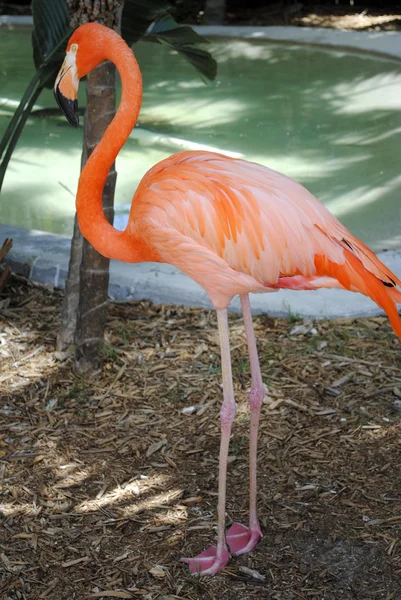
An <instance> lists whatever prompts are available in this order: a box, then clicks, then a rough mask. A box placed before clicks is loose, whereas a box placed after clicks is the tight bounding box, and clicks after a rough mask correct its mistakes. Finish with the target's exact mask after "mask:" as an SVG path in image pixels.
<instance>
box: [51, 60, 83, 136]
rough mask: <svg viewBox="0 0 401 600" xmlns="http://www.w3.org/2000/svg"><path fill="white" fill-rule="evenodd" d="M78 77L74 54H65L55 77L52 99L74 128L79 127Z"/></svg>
mask: <svg viewBox="0 0 401 600" xmlns="http://www.w3.org/2000/svg"><path fill="white" fill-rule="evenodd" d="M78 83H79V79H78V75H77V67H76V64H75V54H73V53H72V52H67V55H66V57H65V60H64V62H63V64H62V66H61V69H60V71H59V72H58V75H57V77H56V81H55V84H54V88H53V90H54V97H55V98H56V100H57V104H58V105H59V107H60V108H61V110H62V111H63V113H64V115H65V116H66V117H67V120H68V121H69V123H71V125H73V126H74V127H78V126H79V117H78V100H77V95H78Z"/></svg>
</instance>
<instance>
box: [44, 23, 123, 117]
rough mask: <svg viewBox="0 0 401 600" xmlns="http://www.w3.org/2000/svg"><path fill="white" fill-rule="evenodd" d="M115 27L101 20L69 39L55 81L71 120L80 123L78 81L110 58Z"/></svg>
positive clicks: (56, 96) (80, 29) (60, 100)
mask: <svg viewBox="0 0 401 600" xmlns="http://www.w3.org/2000/svg"><path fill="white" fill-rule="evenodd" d="M115 35H117V34H115V32H114V31H112V30H111V29H109V28H108V27H105V26H104V25H100V24H99V23H86V24H85V25H81V26H80V27H78V29H76V30H75V31H74V33H73V34H72V36H71V37H70V39H69V42H68V45H67V51H66V55H65V59H64V62H63V64H62V66H61V69H60V71H59V72H58V75H57V77H56V81H55V83H54V88H53V90H54V95H55V98H56V100H57V103H58V105H59V107H60V108H61V110H62V111H63V113H64V115H65V116H66V117H67V119H68V121H69V122H70V123H71V125H73V126H74V127H78V125H79V118H78V100H77V96H78V84H79V80H80V79H82V77H85V75H87V74H88V73H89V72H90V71H92V70H93V69H94V68H95V67H96V66H97V65H98V64H99V63H101V62H102V61H103V60H105V59H106V58H107V56H106V54H107V48H108V45H109V44H108V42H109V39H108V38H110V37H112V36H115Z"/></svg>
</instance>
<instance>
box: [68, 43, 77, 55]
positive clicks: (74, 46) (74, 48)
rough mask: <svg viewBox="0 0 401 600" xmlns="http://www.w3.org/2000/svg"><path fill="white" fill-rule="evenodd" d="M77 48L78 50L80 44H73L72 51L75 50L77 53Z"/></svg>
mask: <svg viewBox="0 0 401 600" xmlns="http://www.w3.org/2000/svg"><path fill="white" fill-rule="evenodd" d="M77 50H78V44H71V47H70V52H73V53H74V54H75V52H76V51H77Z"/></svg>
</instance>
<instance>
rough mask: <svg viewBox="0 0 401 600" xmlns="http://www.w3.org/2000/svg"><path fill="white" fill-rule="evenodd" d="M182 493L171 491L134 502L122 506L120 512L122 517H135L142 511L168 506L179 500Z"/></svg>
mask: <svg viewBox="0 0 401 600" xmlns="http://www.w3.org/2000/svg"><path fill="white" fill-rule="evenodd" d="M182 494H183V491H182V490H181V489H178V488H177V489H173V490H169V491H167V492H164V493H162V494H156V495H155V496H152V497H151V498H146V499H145V500H141V501H140V502H136V503H135V504H130V505H129V506H124V508H122V510H121V511H120V513H121V516H122V517H129V516H132V515H136V514H138V513H140V512H142V511H143V510H152V509H155V508H161V507H163V506H168V505H169V504H171V503H172V502H174V501H175V500H178V499H179V498H181V496H182Z"/></svg>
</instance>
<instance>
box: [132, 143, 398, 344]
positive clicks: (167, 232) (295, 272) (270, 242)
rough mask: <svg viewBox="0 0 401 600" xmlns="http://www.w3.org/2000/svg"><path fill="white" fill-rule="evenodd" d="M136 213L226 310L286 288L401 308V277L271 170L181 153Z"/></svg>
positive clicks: (145, 188) (155, 175)
mask: <svg viewBox="0 0 401 600" xmlns="http://www.w3.org/2000/svg"><path fill="white" fill-rule="evenodd" d="M131 210H132V213H131V215H130V225H129V227H130V228H131V233H133V234H134V233H135V235H138V232H139V231H141V232H142V234H143V239H144V241H146V242H147V243H150V246H152V247H154V248H155V249H156V250H157V252H158V254H159V255H160V260H161V261H162V262H169V263H172V264H175V265H176V266H177V267H178V268H180V269H181V270H182V271H184V272H185V273H187V274H188V275H189V276H190V277H192V278H193V279H195V281H198V283H200V284H201V285H202V286H203V287H204V288H205V289H206V291H207V292H208V293H209V295H210V297H211V299H212V301H213V302H214V303H215V305H216V306H222V305H224V304H225V305H227V304H228V302H229V301H230V300H231V298H232V297H233V296H234V295H235V294H238V293H244V292H245V291H246V292H248V291H269V290H271V291H274V290H276V289H278V288H280V287H283V288H284V287H286V288H294V289H316V288H317V287H343V288H345V289H349V290H352V291H359V292H361V293H363V294H365V295H368V296H370V297H371V298H372V299H373V300H374V301H375V302H377V303H378V304H379V305H380V306H381V307H382V308H384V309H385V310H386V312H388V311H389V310H390V305H391V306H394V310H395V312H396V308H395V302H401V292H399V291H398V290H397V289H396V287H395V286H396V285H398V286H400V285H401V283H400V281H399V280H398V279H397V278H395V276H394V275H393V274H392V273H391V271H389V269H387V267H386V266H385V265H383V264H382V263H381V262H380V261H379V259H378V258H377V257H376V256H375V254H374V253H373V252H372V251H371V250H369V248H367V247H366V246H365V245H364V244H362V242H360V241H359V240H357V239H356V238H355V237H354V236H352V235H351V233H350V232H349V231H348V230H347V229H346V228H345V227H344V226H343V225H341V223H340V222H339V221H337V219H336V218H335V217H334V216H333V215H332V214H331V213H330V212H329V211H328V210H327V209H326V208H325V207H324V206H323V205H322V204H321V203H320V202H318V201H317V200H316V198H315V197H314V196H312V194H310V193H309V192H308V191H307V190H306V189H305V188H303V187H302V186H301V185H300V184H298V183H297V182H295V181H293V180H292V179H290V178H288V177H286V176H284V175H282V174H280V173H277V172H276V171H273V170H271V169H268V168H266V167H263V166H261V165H257V164H255V163H250V162H247V161H244V160H238V159H232V158H229V157H227V156H223V155H219V154H215V153H211V152H180V153H178V154H175V155H173V156H171V157H169V158H168V159H166V160H164V161H162V162H161V163H159V164H158V165H156V166H155V167H153V168H152V169H151V170H150V171H149V172H148V173H147V174H146V175H145V177H144V178H143V180H142V181H141V183H140V185H139V188H138V190H137V193H136V194H135V197H134V200H133V204H132V209H131ZM145 232H146V234H145ZM366 272H368V273H369V274H370V275H371V276H368V277H366V276H365V274H366ZM394 310H393V311H392V312H393V317H392V318H391V317H390V319H391V321H392V324H393V327H395V316H394ZM390 312H391V311H390ZM389 316H390V314H389ZM397 318H398V317H397ZM400 332H401V326H400V327H399V328H398V333H399V334H400Z"/></svg>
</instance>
